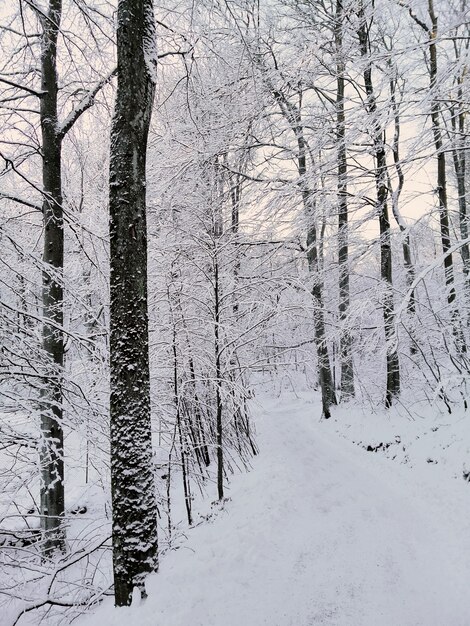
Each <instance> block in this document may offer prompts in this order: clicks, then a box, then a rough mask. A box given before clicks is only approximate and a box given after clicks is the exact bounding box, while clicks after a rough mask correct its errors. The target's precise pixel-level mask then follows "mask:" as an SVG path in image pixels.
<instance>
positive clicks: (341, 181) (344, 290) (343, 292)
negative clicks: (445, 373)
mask: <svg viewBox="0 0 470 626" xmlns="http://www.w3.org/2000/svg"><path fill="white" fill-rule="evenodd" d="M343 20H344V11H343V1H342V0H337V1H336V15H335V26H334V36H335V51H336V141H337V159H338V272H339V317H340V321H341V326H342V328H341V337H340V359H341V397H342V399H347V398H350V397H351V396H353V395H354V370H353V360H352V345H351V344H352V340H351V333H350V332H349V330H348V322H349V320H348V317H349V305H350V295H349V246H348V228H349V226H348V218H349V215H348V196H347V193H348V185H347V175H348V166H347V161H346V140H345V131H346V128H345V112H344V86H345V80H344V73H345V63H344V55H343Z"/></svg>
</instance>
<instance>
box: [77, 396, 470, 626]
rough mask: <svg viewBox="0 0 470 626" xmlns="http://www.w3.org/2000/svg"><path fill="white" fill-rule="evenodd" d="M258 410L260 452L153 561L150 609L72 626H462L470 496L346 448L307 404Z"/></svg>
mask: <svg viewBox="0 0 470 626" xmlns="http://www.w3.org/2000/svg"><path fill="white" fill-rule="evenodd" d="M261 401H262V402H263V406H262V408H261V407H260V406H258V408H257V409H256V410H255V413H256V415H255V417H256V427H257V431H258V439H257V441H258V443H259V447H260V455H259V456H257V457H256V458H254V460H253V463H252V465H253V467H252V470H251V471H250V472H248V473H247V474H241V475H237V476H234V477H233V479H232V481H231V483H230V489H229V490H228V492H227V496H228V497H229V498H230V500H228V501H227V502H226V503H225V505H224V506H223V507H222V508H221V509H220V510H219V511H218V512H217V514H216V515H214V516H212V517H211V519H210V520H209V521H207V522H204V523H201V524H200V525H198V526H196V527H195V528H192V529H191V530H189V531H188V540H187V542H185V544H184V545H183V546H182V547H180V548H179V549H178V550H176V551H171V552H169V553H168V554H167V555H166V556H165V557H164V558H163V559H162V563H161V567H160V572H159V573H158V574H157V575H153V576H151V577H150V578H149V579H148V585H147V586H148V592H149V597H148V599H147V600H146V601H145V602H143V603H141V602H140V600H136V602H134V604H133V606H132V607H130V608H128V609H114V608H113V607H112V603H111V601H109V603H105V604H104V605H103V606H102V607H100V608H99V609H98V610H97V611H96V613H95V614H94V615H92V616H87V617H85V618H83V619H82V620H81V621H80V623H83V624H84V625H86V626H131V625H139V626H189V625H191V626H203V625H204V626H241V625H243V626H261V625H265V624H266V625H269V626H291V625H292V626H294V625H295V626H310V625H311V626H314V625H316V624H326V625H330V626H333V625H334V626H468V625H469V624H470V593H469V592H468V581H469V580H470V485H468V484H467V483H465V481H463V480H460V481H459V480H455V478H452V477H451V476H446V475H444V474H443V473H439V474H436V473H435V472H434V465H435V464H434V463H430V462H429V461H427V462H426V460H427V459H426V460H425V462H424V464H423V466H422V468H421V469H422V470H423V471H419V468H416V467H415V468H413V469H412V468H411V467H410V466H409V465H408V464H406V463H403V462H401V463H397V462H394V461H392V460H391V459H389V458H385V457H384V455H380V454H376V453H371V451H369V452H368V451H367V450H366V449H365V448H364V447H362V446H361V445H353V443H352V441H347V440H346V439H345V438H344V437H340V436H339V434H338V432H337V430H338V422H339V419H338V418H337V419H336V420H335V421H333V420H330V421H325V420H320V419H319V415H320V409H319V406H318V405H317V404H316V403H315V402H314V401H312V400H310V401H308V400H306V398H305V397H304V398H299V397H294V396H293V395H287V396H285V395H284V397H283V399H281V400H279V399H277V400H269V401H268V400H266V399H265V398H264V397H262V398H260V399H259V400H258V402H259V403H260V402H261ZM351 410H352V409H351ZM341 411H342V412H343V414H344V416H346V415H347V414H348V409H341ZM338 417H340V415H339V416H338ZM350 417H351V416H350ZM343 421H345V420H343ZM358 421H359V422H360V421H361V420H358ZM390 428H391V427H390ZM390 432H393V428H392V430H390ZM432 432H434V430H433V431H432ZM356 443H358V442H356ZM431 466H432V467H431Z"/></svg>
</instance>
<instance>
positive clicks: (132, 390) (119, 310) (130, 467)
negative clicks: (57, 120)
mask: <svg viewBox="0 0 470 626" xmlns="http://www.w3.org/2000/svg"><path fill="white" fill-rule="evenodd" d="M154 38H155V25H154V17H153V5H152V0H119V3H118V12H117V51H118V71H117V94H116V104H115V111H114V116H113V124H112V130H111V155H110V195H109V213H110V263H111V268H110V269H111V279H110V298H111V301H110V373H111V398H110V418H111V492H112V507H113V529H112V535H113V569H114V592H115V603H116V605H117V606H124V605H129V604H130V602H131V599H132V591H133V588H134V587H136V586H137V587H138V588H139V589H140V590H141V593H142V594H143V595H144V594H145V586H144V585H145V583H144V580H145V576H146V575H147V573H148V572H151V571H154V570H156V569H157V566H158V560H157V507H156V498H155V485H154V476H153V469H152V467H153V464H152V439H151V421H150V418H151V415H150V377H149V352H148V313H147V227H146V194H145V180H146V150H147V137H148V130H149V124H150V117H151V113H152V105H153V97H154V91H155V82H154V71H155V67H154V65H153V60H152V59H153V58H154V56H153V54H154V51H153V45H154Z"/></svg>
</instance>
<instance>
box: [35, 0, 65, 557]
mask: <svg viewBox="0 0 470 626" xmlns="http://www.w3.org/2000/svg"><path fill="white" fill-rule="evenodd" d="M61 13H62V2H61V0H51V1H50V3H49V9H48V12H47V16H46V15H44V16H42V18H41V21H42V27H43V38H42V52H41V90H42V92H43V96H42V97H41V99H40V115H41V131H42V154H43V160H42V177H43V191H44V201H43V205H42V209H43V215H44V253H43V262H44V269H43V273H42V303H43V316H44V322H43V332H42V345H43V349H44V352H45V356H46V358H47V370H48V371H47V375H46V378H45V380H44V384H43V387H42V392H41V434H42V437H41V446H40V448H39V460H40V466H41V493H40V510H41V529H42V531H43V535H44V537H43V539H44V544H43V545H44V551H45V553H46V554H49V553H51V552H52V551H53V550H55V549H59V550H64V548H65V531H64V529H63V528H61V523H62V518H63V516H64V434H63V428H62V417H63V396H62V376H63V365H64V333H63V330H62V328H63V321H64V310H63V287H62V282H63V266H64V219H63V210H62V181H61V147H62V138H61V136H60V134H59V130H58V129H59V123H58V115H57V92H58V77H57V37H58V34H59V28H60V19H61Z"/></svg>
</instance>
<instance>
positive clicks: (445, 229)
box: [409, 0, 466, 352]
mask: <svg viewBox="0 0 470 626" xmlns="http://www.w3.org/2000/svg"><path fill="white" fill-rule="evenodd" d="M409 13H410V15H411V17H412V18H413V20H414V21H415V22H416V24H418V26H420V28H422V29H423V30H424V32H425V33H426V35H427V37H428V44H429V66H428V67H429V81H430V88H431V96H432V100H431V123H432V133H433V138H434V147H435V149H436V158H437V194H438V199H439V222H440V230H441V245H442V252H443V254H444V273H445V281H446V288H447V304H448V305H449V308H450V309H451V319H452V331H453V334H454V337H455V338H456V342H457V348H458V350H459V351H460V352H466V345H465V339H464V336H463V333H462V328H461V324H460V319H459V313H458V311H457V308H456V302H455V300H456V292H455V282H454V264H453V258H452V253H451V252H449V250H450V247H451V241H450V224H449V211H448V204H447V176H446V157H445V151H444V148H443V141H442V131H441V122H440V117H441V106H440V104H439V96H438V94H437V93H436V89H437V85H438V83H437V78H438V76H437V69H438V67H437V34H438V25H437V15H436V13H435V11H434V0H428V16H429V19H430V20H431V28H429V27H428V26H427V25H426V23H425V22H423V21H422V20H421V19H420V18H419V17H417V16H416V15H415V14H414V13H413V11H412V9H411V8H410V9H409Z"/></svg>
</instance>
